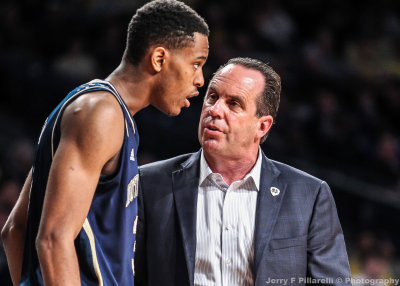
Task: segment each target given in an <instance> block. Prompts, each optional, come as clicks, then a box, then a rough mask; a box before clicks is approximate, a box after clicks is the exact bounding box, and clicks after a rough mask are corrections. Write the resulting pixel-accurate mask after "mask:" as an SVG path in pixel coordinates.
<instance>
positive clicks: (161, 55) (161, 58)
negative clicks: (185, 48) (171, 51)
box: [151, 47, 168, 72]
mask: <svg viewBox="0 0 400 286" xmlns="http://www.w3.org/2000/svg"><path fill="white" fill-rule="evenodd" d="M167 57H168V52H167V50H166V49H165V48H163V47H156V48H155V49H154V50H153V52H152V53H151V65H152V67H153V69H154V70H155V71H156V72H160V71H161V70H162V68H163V66H164V65H165V62H166V59H167Z"/></svg>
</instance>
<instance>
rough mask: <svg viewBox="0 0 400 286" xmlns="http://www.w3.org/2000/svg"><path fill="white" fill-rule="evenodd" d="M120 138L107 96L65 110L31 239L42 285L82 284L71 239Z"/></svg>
mask: <svg viewBox="0 0 400 286" xmlns="http://www.w3.org/2000/svg"><path fill="white" fill-rule="evenodd" d="M123 138H124V117H123V113H122V110H121V107H120V105H119V104H118V102H117V101H116V100H115V98H113V96H112V95H110V94H107V93H101V92H96V93H90V94H86V95H82V96H81V97H80V98H78V99H77V100H75V101H74V102H73V103H71V105H70V106H68V107H67V109H66V110H65V112H64V115H63V118H62V121H61V139H60V143H59V145H58V148H57V151H56V153H55V155H54V158H53V163H52V166H51V168H50V174H49V179H48V183H47V188H46V195H45V199H44V205H43V212H42V217H41V221H40V226H39V232H38V236H37V238H36V249H37V253H38V257H39V262H40V267H41V271H42V275H43V280H44V283H45V285H80V284H81V281H80V273H79V265H78V259H77V255H76V250H75V245H74V240H75V238H76V237H77V235H78V234H79V232H80V230H81V229H82V226H83V223H84V221H85V219H86V217H87V214H88V212H89V208H90V205H91V202H92V199H93V195H94V192H95V190H96V186H97V183H98V180H99V177H100V175H101V172H102V169H103V167H104V166H105V164H106V163H107V162H108V161H110V159H112V158H114V157H115V156H116V155H117V154H118V153H119V151H120V149H121V147H122V143H123Z"/></svg>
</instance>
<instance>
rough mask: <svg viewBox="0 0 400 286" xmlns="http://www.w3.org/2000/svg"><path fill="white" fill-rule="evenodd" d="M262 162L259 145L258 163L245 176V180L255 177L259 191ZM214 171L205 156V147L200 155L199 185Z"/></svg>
mask: <svg viewBox="0 0 400 286" xmlns="http://www.w3.org/2000/svg"><path fill="white" fill-rule="evenodd" d="M261 162H262V156H261V148H260V147H258V155H257V161H256V164H255V165H254V167H253V168H252V169H251V171H250V172H249V173H248V174H246V176H245V177H244V178H243V180H247V179H248V178H249V177H251V178H252V179H253V181H254V184H255V185H256V187H257V191H258V190H259V189H260V177H261ZM212 173H213V171H212V170H211V169H210V166H208V163H207V161H206V158H205V157H204V152H203V149H202V150H201V156H200V177H199V186H200V185H201V184H202V183H203V182H204V180H205V179H206V178H207V177H208V176H209V175H210V174H212Z"/></svg>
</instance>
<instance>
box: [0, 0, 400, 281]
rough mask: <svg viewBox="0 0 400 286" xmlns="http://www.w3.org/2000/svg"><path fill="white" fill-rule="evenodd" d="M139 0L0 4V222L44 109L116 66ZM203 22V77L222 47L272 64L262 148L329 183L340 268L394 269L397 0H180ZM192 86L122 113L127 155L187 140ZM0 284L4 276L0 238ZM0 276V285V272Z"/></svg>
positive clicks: (192, 121)
mask: <svg viewBox="0 0 400 286" xmlns="http://www.w3.org/2000/svg"><path fill="white" fill-rule="evenodd" d="M145 2H146V1H142V0H141V1H134V0H119V1H106V0H86V1H76V0H72V1H56V0H54V1H51V0H47V1H46V0H45V1H38V0H26V1H10V0H9V1H7V0H3V1H1V4H0V23H1V24H0V227H2V226H3V225H4V222H5V220H6V218H7V216H8V214H9V212H10V211H11V209H12V207H13V205H14V203H15V201H16V199H17V197H18V194H19V191H20V188H21V185H22V183H23V181H24V179H25V176H26V174H27V172H28V170H29V168H30V166H31V163H32V159H33V156H34V150H35V143H36V140H37V138H38V136H39V133H40V129H41V126H42V124H43V122H44V120H45V119H46V116H47V115H48V114H49V113H50V111H51V110H52V109H53V108H54V107H55V106H56V104H57V103H58V102H59V101H60V100H61V99H62V98H63V97H64V96H65V95H66V94H67V92H68V91H70V90H71V89H73V88H74V87H75V86H77V85H79V84H81V83H84V82H86V81H89V80H91V79H93V78H104V77H106V76H107V75H108V74H109V73H110V72H111V71H112V70H113V69H114V68H115V67H116V66H117V65H118V64H119V61H120V57H121V55H122V53H123V50H124V46H125V34H126V29H127V25H128V22H129V20H130V18H131V16H132V15H133V14H134V12H135V10H136V8H138V7H139V6H141V5H142V4H144V3H145ZM184 2H186V3H187V4H189V5H191V6H192V7H193V8H194V9H195V10H197V11H198V12H199V13H200V14H201V15H202V16H203V17H204V18H205V19H206V20H207V22H208V24H209V26H210V30H211V35H210V56H209V60H208V62H207V64H206V66H205V69H204V75H205V79H206V85H207V83H208V80H209V78H210V76H211V74H212V72H214V71H215V70H216V69H217V67H218V66H219V65H220V64H223V63H225V62H226V61H227V60H228V59H229V58H231V57H236V56H250V57H254V58H258V59H261V60H263V61H266V62H269V63H270V64H271V65H272V66H273V67H274V68H275V69H276V70H277V71H278V73H279V74H280V75H281V76H282V82H283V92H282V98H281V106H280V110H279V112H278V118H277V123H276V125H275V126H274V127H273V129H272V131H271V134H270V136H269V138H268V139H267V141H266V143H264V144H263V145H262V148H263V150H264V151H265V153H266V154H267V156H268V157H270V158H272V159H276V160H279V161H283V162H285V163H287V164H290V165H293V166H296V167H298V168H301V169H304V170H306V171H308V172H310V173H311V174H313V175H315V176H318V177H320V178H323V179H324V180H326V181H327V182H328V183H329V185H330V186H331V188H332V192H333V195H334V197H335V200H336V204H337V208H338V212H339V217H340V219H341V222H342V227H343V230H344V235H345V239H346V243H347V249H348V253H349V258H350V263H351V269H352V274H353V275H354V277H369V278H387V277H393V278H399V277H400V266H399V260H400V253H399V249H400V239H399V234H400V229H399V220H400V141H399V140H400V2H399V1H397V0H381V1H371V0H366V1H348V0H333V1H318V0H302V1H290V0H286V1H283V0H282V1H277V0H273V1H270V0H259V1H257V0H247V1H239V0H236V1H234V0H218V1H211V0H203V1H200V0H188V1H184ZM204 91H205V88H202V89H201V96H199V97H198V98H195V99H192V100H191V104H192V105H191V107H190V109H185V110H184V111H183V112H182V114H181V115H180V116H178V117H177V118H167V117H165V116H164V115H162V114H161V113H160V112H158V111H156V110H154V109H153V108H147V109H145V110H143V111H141V112H139V113H138V114H137V115H136V116H135V119H136V121H137V123H138V127H139V134H140V139H141V142H140V149H139V155H138V156H139V160H140V164H144V163H147V162H151V161H154V160H159V159H164V158H167V157H171V156H175V155H178V154H181V153H184V152H193V151H196V150H197V149H198V148H199V143H198V141H197V124H198V119H199V115H200V109H201V105H202V97H203V95H204ZM0 252H1V255H0V281H1V285H11V284H10V282H7V281H9V280H8V279H9V278H8V270H7V264H6V260H5V256H4V253H3V250H1V251H0ZM7 283H8V284H7Z"/></svg>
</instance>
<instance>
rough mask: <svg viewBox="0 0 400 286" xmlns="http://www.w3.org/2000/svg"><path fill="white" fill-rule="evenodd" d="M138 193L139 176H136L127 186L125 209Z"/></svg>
mask: <svg viewBox="0 0 400 286" xmlns="http://www.w3.org/2000/svg"><path fill="white" fill-rule="evenodd" d="M138 192H139V174H137V175H136V176H135V177H134V178H133V179H132V180H131V181H130V182H129V184H128V188H127V192H126V205H125V207H126V208H127V207H128V206H129V204H130V203H131V202H132V201H133V200H134V199H136V198H137V196H138Z"/></svg>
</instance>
